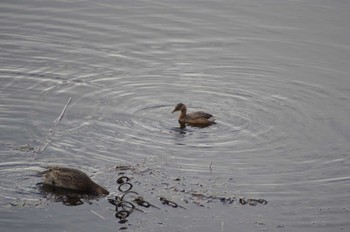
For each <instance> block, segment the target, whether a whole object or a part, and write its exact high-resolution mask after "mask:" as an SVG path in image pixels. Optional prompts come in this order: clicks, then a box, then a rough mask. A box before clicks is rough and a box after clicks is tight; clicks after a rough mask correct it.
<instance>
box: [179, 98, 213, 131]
mask: <svg viewBox="0 0 350 232" xmlns="http://www.w3.org/2000/svg"><path fill="white" fill-rule="evenodd" d="M176 111H181V113H180V116H179V123H180V127H181V128H184V127H185V126H186V125H189V126H194V127H206V126H210V125H212V124H214V123H215V117H214V116H213V115H211V114H208V113H205V112H203V111H197V112H192V113H189V114H186V111H187V108H186V106H185V105H184V104H183V103H179V104H177V105H176V106H175V109H174V110H173V112H172V113H174V112H176Z"/></svg>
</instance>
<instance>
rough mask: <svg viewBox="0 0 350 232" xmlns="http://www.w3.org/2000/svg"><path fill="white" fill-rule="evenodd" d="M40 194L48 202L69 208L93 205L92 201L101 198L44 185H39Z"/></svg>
mask: <svg viewBox="0 0 350 232" xmlns="http://www.w3.org/2000/svg"><path fill="white" fill-rule="evenodd" d="M37 187H38V189H39V191H40V193H41V194H42V195H43V196H44V197H45V198H46V199H48V200H50V201H54V202H62V203H63V204H64V205H67V206H77V205H82V204H84V203H88V204H92V203H91V202H90V200H97V199H99V198H101V196H99V195H93V194H86V193H81V192H78V191H73V190H69V189H62V188H57V187H54V186H51V185H47V184H44V183H39V184H37Z"/></svg>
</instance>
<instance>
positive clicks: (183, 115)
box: [179, 109, 186, 119]
mask: <svg viewBox="0 0 350 232" xmlns="http://www.w3.org/2000/svg"><path fill="white" fill-rule="evenodd" d="M184 117H186V109H183V110H181V114H180V116H179V119H182V118H184Z"/></svg>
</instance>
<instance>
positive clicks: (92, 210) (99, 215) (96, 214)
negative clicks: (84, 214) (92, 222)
mask: <svg viewBox="0 0 350 232" xmlns="http://www.w3.org/2000/svg"><path fill="white" fill-rule="evenodd" d="M90 212H91V213H93V214H95V215H96V216H98V217H99V218H102V219H103V220H106V219H105V218H104V217H103V216H101V215H99V214H98V213H96V212H95V211H93V210H90Z"/></svg>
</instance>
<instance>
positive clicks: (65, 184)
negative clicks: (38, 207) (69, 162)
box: [43, 167, 109, 195]
mask: <svg viewBox="0 0 350 232" xmlns="http://www.w3.org/2000/svg"><path fill="white" fill-rule="evenodd" d="M43 174H44V177H45V179H44V182H43V184H46V185H50V186H53V187H55V188H62V189H69V190H74V191H78V192H80V193H84V194H98V195H108V194H109V192H108V191H107V190H106V189H105V188H103V187H101V186H100V185H98V184H96V183H95V182H93V181H92V180H91V179H90V177H89V176H88V175H86V174H85V173H84V172H82V171H79V170H77V169H73V168H65V167H50V168H49V169H48V170H46V171H44V172H43Z"/></svg>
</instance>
